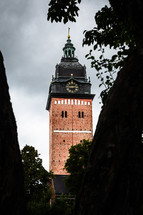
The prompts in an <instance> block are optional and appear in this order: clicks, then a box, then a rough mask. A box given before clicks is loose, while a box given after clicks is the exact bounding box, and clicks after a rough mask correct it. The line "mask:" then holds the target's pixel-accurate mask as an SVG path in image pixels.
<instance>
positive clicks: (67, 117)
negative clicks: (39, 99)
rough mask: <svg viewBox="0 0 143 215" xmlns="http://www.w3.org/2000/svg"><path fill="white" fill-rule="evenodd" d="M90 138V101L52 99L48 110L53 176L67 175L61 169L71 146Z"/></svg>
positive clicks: (91, 134)
mask: <svg viewBox="0 0 143 215" xmlns="http://www.w3.org/2000/svg"><path fill="white" fill-rule="evenodd" d="M79 112H80V113H79ZM92 138H93V125H92V99H74V98H70V99H65V98H52V100H51V106H50V110H49V168H50V170H52V171H53V172H54V174H59V175H65V174H67V173H66V171H65V170H63V168H64V164H65V161H66V160H67V158H68V155H69V151H68V150H69V148H70V147H71V145H76V144H78V143H80V142H81V141H82V140H83V139H89V140H92Z"/></svg>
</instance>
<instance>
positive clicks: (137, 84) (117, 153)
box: [75, 0, 143, 215]
mask: <svg viewBox="0 0 143 215" xmlns="http://www.w3.org/2000/svg"><path fill="white" fill-rule="evenodd" d="M110 2H111V4H112V2H113V5H112V6H113V7H115V10H116V11H117V13H118V14H120V16H122V18H125V19H128V20H129V21H130V22H131V23H132V24H135V26H136V30H137V31H138V32H139V42H138V45H137V48H136V50H135V51H134V52H133V53H131V54H130V55H129V57H128V59H127V60H126V62H125V66H124V67H123V69H122V70H121V71H120V72H119V74H118V77H117V80H116V81H115V83H114V86H113V88H112V89H111V91H110V93H109V96H108V98H107V101H106V103H105V105H104V107H103V110H102V112H101V114H100V117H99V121H98V125H97V129H96V132H95V135H94V141H93V143H94V144H93V147H92V151H91V155H90V159H89V163H88V167H87V171H86V174H85V176H84V180H83V182H82V186H81V190H80V193H79V196H78V198H77V204H76V212H75V214H76V215H85V214H86V215H93V214H94V215H95V214H96V215H105V214H110V215H141V214H143V171H142V169H143V144H142V130H143V97H142V93H143V71H142V70H143V40H142V38H141V33H142V31H143V24H142V21H141V20H142V18H143V2H142V1H133V0H132V1H124V0H123V1H121V0H120V1H111V0H110Z"/></svg>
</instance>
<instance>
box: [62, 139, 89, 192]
mask: <svg viewBox="0 0 143 215" xmlns="http://www.w3.org/2000/svg"><path fill="white" fill-rule="evenodd" d="M91 143H92V142H91V141H89V140H83V142H82V143H80V144H77V145H74V146H71V148H70V149H69V158H68V159H67V161H66V163H65V169H66V171H67V172H68V173H70V175H68V176H67V178H66V186H67V187H68V188H69V190H70V192H71V193H73V194H77V192H78V191H79V187H80V184H81V180H82V177H83V174H84V171H85V168H86V166H87V162H88V157H89V152H90V148H91Z"/></svg>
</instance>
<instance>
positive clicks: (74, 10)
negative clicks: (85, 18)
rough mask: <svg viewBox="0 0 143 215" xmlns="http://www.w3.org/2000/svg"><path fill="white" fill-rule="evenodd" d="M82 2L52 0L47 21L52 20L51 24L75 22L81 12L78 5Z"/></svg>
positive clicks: (79, 0) (78, 0)
mask: <svg viewBox="0 0 143 215" xmlns="http://www.w3.org/2000/svg"><path fill="white" fill-rule="evenodd" d="M80 2H81V0H64V1H63V0H58V1H57V0H51V1H50V3H49V6H50V7H49V10H48V16H47V19H48V20H50V19H51V22H53V21H56V22H61V21H63V22H64V23H67V22H68V21H71V22H75V21H76V19H75V17H76V16H78V11H79V8H78V7H77V4H78V3H80Z"/></svg>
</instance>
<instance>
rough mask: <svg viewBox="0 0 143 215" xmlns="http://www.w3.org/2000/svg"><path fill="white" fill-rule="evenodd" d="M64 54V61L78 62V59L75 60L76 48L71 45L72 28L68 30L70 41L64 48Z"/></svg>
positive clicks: (68, 40)
mask: <svg viewBox="0 0 143 215" xmlns="http://www.w3.org/2000/svg"><path fill="white" fill-rule="evenodd" d="M63 52H64V56H63V58H62V61H67V60H69V61H78V60H77V58H75V47H74V46H73V44H72V43H71V39H70V28H68V39H67V43H66V44H65V47H64V48H63Z"/></svg>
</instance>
